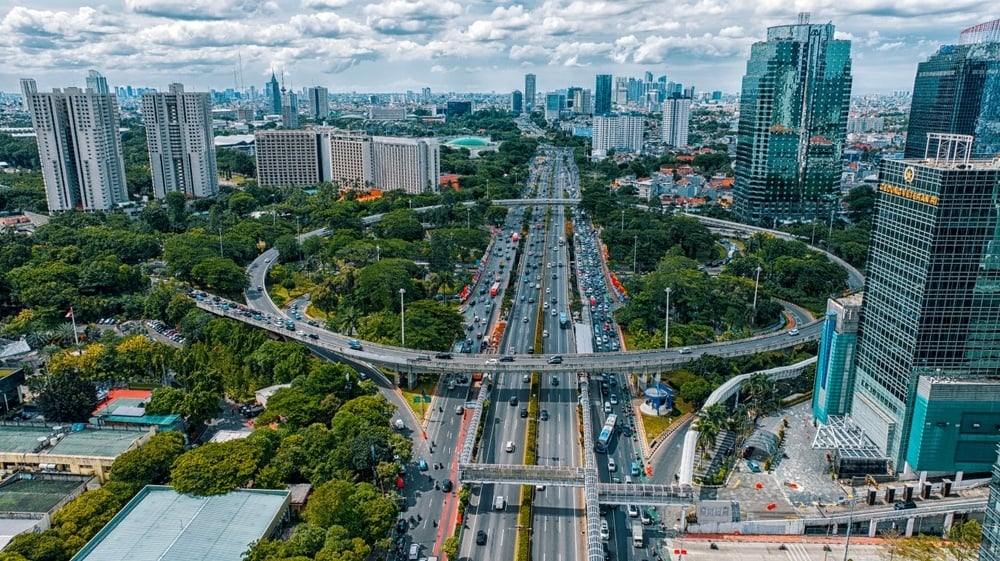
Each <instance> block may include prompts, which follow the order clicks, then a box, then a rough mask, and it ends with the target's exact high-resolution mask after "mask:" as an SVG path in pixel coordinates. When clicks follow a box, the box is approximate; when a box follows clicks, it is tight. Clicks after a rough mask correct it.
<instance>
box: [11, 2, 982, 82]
mask: <svg viewBox="0 0 1000 561" xmlns="http://www.w3.org/2000/svg"><path fill="white" fill-rule="evenodd" d="M31 5H36V4H34V3H28V2H23V1H21V0H15V1H14V2H10V4H8V7H7V8H6V9H2V8H0V14H2V15H0V31H2V34H0V37H3V38H2V39H0V53H2V55H0V56H2V57H3V59H4V61H5V65H4V67H3V68H4V70H3V73H2V74H0V90H2V91H7V92H16V91H18V90H19V88H18V83H19V78H21V77H25V76H31V77H34V78H36V80H37V81H38V91H42V92H44V91H51V89H52V88H54V87H65V86H66V85H70V84H73V85H77V84H78V85H81V86H82V85H83V77H82V76H83V73H84V72H85V70H86V69H89V68H95V69H97V70H98V71H100V72H101V73H102V74H103V75H104V76H106V77H107V80H108V83H109V85H112V86H116V85H126V84H129V85H135V86H140V87H153V88H158V89H161V90H163V89H165V88H166V86H167V84H169V83H171V82H184V83H185V84H189V85H190V87H191V88H192V89H195V90H204V89H207V88H214V89H225V88H228V87H234V88H237V89H239V88H240V87H241V84H242V87H245V88H249V87H251V86H254V87H255V88H257V89H258V90H260V89H261V88H262V87H263V85H264V83H265V82H267V80H268V79H269V78H270V74H271V70H272V69H274V71H275V72H276V73H277V74H278V76H279V78H280V77H283V78H284V83H285V85H286V86H288V87H289V88H290V89H292V88H294V89H295V90H298V89H301V88H304V87H309V86H314V85H321V86H324V87H327V88H329V89H330V91H331V92H351V91H368V92H374V91H406V90H414V91H419V90H420V89H421V88H422V87H425V86H429V87H430V88H431V89H432V90H433V91H435V92H451V91H454V92H496V93H509V92H512V91H513V90H515V89H520V88H522V87H523V85H524V81H523V80H524V75H525V74H526V73H535V74H537V75H538V91H539V92H545V91H551V90H554V89H557V88H565V87H568V86H573V85H576V86H582V87H593V84H594V76H595V75H597V74H612V75H614V76H623V75H628V76H635V75H641V74H642V73H643V72H645V71H652V72H653V73H654V74H656V75H661V74H666V75H667V76H668V78H669V79H670V80H672V81H677V82H683V83H688V84H695V85H696V86H697V88H698V90H699V91H706V90H722V91H725V92H728V93H735V92H737V91H739V83H740V78H741V76H742V73H743V65H744V63H745V60H746V58H747V56H748V55H749V51H750V45H751V44H752V43H753V42H755V41H757V40H759V38H760V37H761V35H762V34H763V32H764V30H765V29H766V28H767V27H769V26H773V25H780V24H782V23H784V22H787V21H789V20H790V19H792V18H794V17H795V14H796V13H797V12H800V11H811V12H812V18H813V21H814V22H827V21H830V22H832V23H834V24H835V25H836V26H837V38H838V39H840V38H842V39H849V40H851V41H852V45H853V57H854V59H855V60H854V62H855V64H854V73H855V85H854V93H855V94H859V95H860V94H865V93H876V92H885V93H888V92H891V91H895V90H909V89H911V88H912V84H913V69H914V68H915V66H916V65H917V64H918V63H919V62H922V61H924V60H926V59H927V57H929V56H930V55H932V54H933V53H934V52H935V51H936V50H937V49H938V47H939V46H940V45H941V44H953V43H957V42H958V32H959V31H960V30H961V29H964V28H966V27H969V26H972V25H976V24H978V23H982V22H984V21H989V20H992V19H996V17H997V14H996V12H995V8H994V7H993V4H992V3H990V2H985V1H978V0H965V1H959V2H955V3H951V4H949V5H948V6H940V5H937V4H933V5H932V4H930V3H927V2H923V1H914V2H874V3H872V2H867V3H864V4H861V3H856V2H846V3H839V4H838V5H837V6H836V7H824V6H822V5H821V3H820V2H818V1H801V2H798V3H796V4H795V5H794V6H791V7H780V8H779V7H778V6H776V5H770V4H767V3H763V4H761V5H760V6H754V7H744V6H737V5H733V6H722V5H719V4H717V3H714V2H705V1H692V2H689V3H687V4H685V3H682V4H680V5H677V6H676V7H675V9H673V10H671V12H670V13H669V14H666V13H664V11H663V10H662V9H659V8H658V6H659V5H658V4H657V3H655V2H650V1H647V0H631V1H627V2H620V3H607V2H596V3H583V2H579V1H555V0H550V1H546V2H524V3H521V4H513V3H507V2H504V3H501V4H499V5H497V4H495V3H486V2H472V1H468V2H455V1H444V2H435V3H430V2H428V1H426V0H393V1H391V2H385V3H372V4H362V3H351V2H347V1H345V0H245V1H240V2H237V1H235V0H217V1H211V2H209V1H207V0H189V1H185V2H178V1H174V0H124V1H123V2H121V3H120V4H118V5H97V4H94V5H87V6H80V3H79V2H77V1H75V0H74V1H71V0H51V1H50V2H47V3H46V8H45V9H34V8H32V7H30V6H31ZM748 22H752V23H748ZM241 62H242V65H241V64H240V63H241ZM241 67H242V78H241V77H240V74H241V72H240V68H241Z"/></svg>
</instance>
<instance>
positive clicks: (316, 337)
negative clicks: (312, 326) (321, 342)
mask: <svg viewBox="0 0 1000 561" xmlns="http://www.w3.org/2000/svg"><path fill="white" fill-rule="evenodd" d="M309 338H310V339H319V335H316V334H315V333H310V334H309Z"/></svg>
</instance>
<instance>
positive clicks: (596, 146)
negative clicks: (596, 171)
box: [591, 114, 645, 160]
mask: <svg viewBox="0 0 1000 561" xmlns="http://www.w3.org/2000/svg"><path fill="white" fill-rule="evenodd" d="M644 127H645V122H644V120H643V117H642V116H641V115H633V114H622V115H610V116H601V115H595V116H594V131H593V138H592V139H591V158H592V159H594V160H600V159H603V158H604V157H606V156H607V155H608V153H609V152H611V151H612V150H614V151H615V152H633V153H638V152H640V151H642V133H643V130H644Z"/></svg>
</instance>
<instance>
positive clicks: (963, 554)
mask: <svg viewBox="0 0 1000 561" xmlns="http://www.w3.org/2000/svg"><path fill="white" fill-rule="evenodd" d="M982 540H983V527H982V525H981V524H980V523H979V522H977V521H976V520H966V521H965V522H959V523H956V524H954V525H953V526H952V527H951V531H950V532H948V542H947V543H945V546H944V548H945V550H946V551H947V552H948V553H949V554H950V555H951V558H952V559H954V560H955V561H972V560H973V559H976V557H977V556H978V555H979V542H981V541H982Z"/></svg>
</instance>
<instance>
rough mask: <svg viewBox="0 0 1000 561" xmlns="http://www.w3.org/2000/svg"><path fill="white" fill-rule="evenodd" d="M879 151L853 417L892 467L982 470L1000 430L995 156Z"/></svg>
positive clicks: (958, 139) (942, 140) (935, 138)
mask: <svg viewBox="0 0 1000 561" xmlns="http://www.w3.org/2000/svg"><path fill="white" fill-rule="evenodd" d="M928 139H929V141H930V142H931V143H932V144H931V146H932V148H933V151H932V152H931V155H930V158H928V159H924V160H906V159H903V160H888V159H886V160H883V161H882V164H881V168H880V172H879V186H878V190H879V196H878V199H877V201H876V204H875V217H874V220H873V224H872V233H871V241H870V248H869V257H868V277H867V279H866V289H865V297H864V303H863V304H862V307H861V323H860V325H859V328H858V350H857V359H856V361H855V373H854V377H855V382H854V392H853V401H852V405H851V416H852V418H853V420H854V422H855V423H857V425H858V426H859V427H860V428H861V429H862V430H863V431H864V434H865V435H866V436H868V437H869V438H871V440H872V441H873V442H874V443H875V444H876V445H877V446H878V448H879V449H880V450H881V451H882V452H883V453H884V454H885V455H886V456H887V457H888V458H890V459H891V460H892V462H893V465H894V466H895V470H896V471H897V472H898V473H910V472H922V471H927V472H941V473H949V472H955V471H964V472H986V471H989V470H990V468H991V466H992V464H993V461H994V460H995V458H996V454H995V450H996V445H997V443H998V441H1000V433H998V430H997V428H998V427H1000V377H998V375H1000V224H998V220H997V213H998V208H997V204H996V201H997V196H998V193H1000V161H997V160H970V159H969V157H968V154H969V153H970V151H971V148H972V144H973V140H972V137H969V136H963V135H951V134H938V133H931V134H929V135H928Z"/></svg>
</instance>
